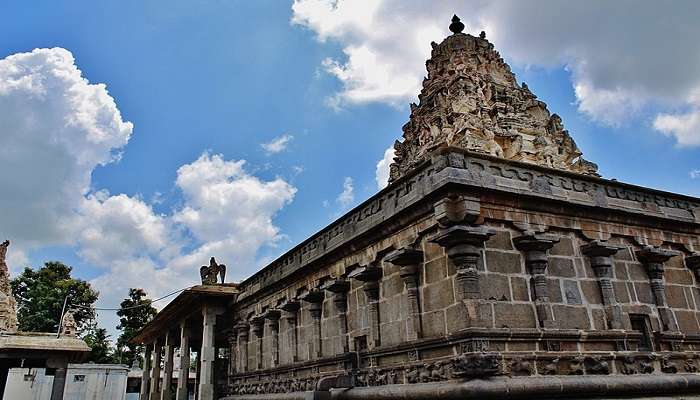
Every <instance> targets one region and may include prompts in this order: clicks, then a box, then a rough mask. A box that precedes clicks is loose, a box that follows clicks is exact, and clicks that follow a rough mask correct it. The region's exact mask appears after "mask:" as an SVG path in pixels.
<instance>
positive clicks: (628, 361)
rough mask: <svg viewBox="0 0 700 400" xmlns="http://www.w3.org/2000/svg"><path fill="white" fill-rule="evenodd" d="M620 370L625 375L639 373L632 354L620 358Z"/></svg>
mask: <svg viewBox="0 0 700 400" xmlns="http://www.w3.org/2000/svg"><path fill="white" fill-rule="evenodd" d="M620 371H621V372H622V373H623V374H625V375H634V374H637V373H639V369H638V368H637V360H635V359H634V357H632V356H626V357H624V358H623V359H622V368H620Z"/></svg>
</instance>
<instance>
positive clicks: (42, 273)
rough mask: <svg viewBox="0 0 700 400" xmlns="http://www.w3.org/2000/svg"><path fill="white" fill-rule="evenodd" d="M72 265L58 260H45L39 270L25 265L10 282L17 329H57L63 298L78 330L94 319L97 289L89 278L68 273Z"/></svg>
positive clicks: (29, 330)
mask: <svg viewBox="0 0 700 400" xmlns="http://www.w3.org/2000/svg"><path fill="white" fill-rule="evenodd" d="M72 270H73V268H71V267H69V266H68V265H65V264H63V263H61V262H58V261H51V262H47V263H45V264H44V266H43V267H41V268H40V269H39V270H34V269H32V268H29V267H27V268H25V269H24V271H22V273H21V274H20V275H19V276H17V277H16V278H15V279H13V280H12V281H11V282H10V285H11V286H12V294H13V295H14V296H15V299H17V319H18V322H19V329H20V330H22V331H28V332H56V330H57V329H58V325H59V322H60V319H61V310H62V309H63V300H64V299H65V298H66V296H68V305H69V307H70V308H72V309H73V310H74V313H73V316H74V317H75V322H76V325H77V327H78V331H79V332H81V331H82V329H83V328H84V327H85V324H86V323H88V321H90V320H92V319H94V317H95V310H94V308H93V306H94V303H95V301H97V296H98V292H97V291H96V290H94V289H93V288H92V287H91V286H90V284H89V283H88V282H85V281H83V280H80V279H75V278H73V277H71V271H72Z"/></svg>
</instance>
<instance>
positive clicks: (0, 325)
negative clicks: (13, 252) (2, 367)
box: [0, 240, 17, 332]
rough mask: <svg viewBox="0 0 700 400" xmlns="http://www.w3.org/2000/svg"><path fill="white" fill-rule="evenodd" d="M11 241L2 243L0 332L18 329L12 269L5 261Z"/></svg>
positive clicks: (0, 250) (0, 263) (0, 244)
mask: <svg viewBox="0 0 700 400" xmlns="http://www.w3.org/2000/svg"><path fill="white" fill-rule="evenodd" d="M9 246H10V241H9V240H5V241H4V242H2V243H0V332H16V331H17V301H16V300H15V298H14V296H13V295H12V290H11V289H10V270H9V268H8V267H7V263H6V262H5V257H6V256H7V248H8V247H9Z"/></svg>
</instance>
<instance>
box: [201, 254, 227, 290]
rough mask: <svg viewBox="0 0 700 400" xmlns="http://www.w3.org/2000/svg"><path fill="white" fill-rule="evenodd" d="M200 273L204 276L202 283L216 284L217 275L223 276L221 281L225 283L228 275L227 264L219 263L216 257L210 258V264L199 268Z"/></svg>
mask: <svg viewBox="0 0 700 400" xmlns="http://www.w3.org/2000/svg"><path fill="white" fill-rule="evenodd" d="M199 275H200V276H201V277H202V285H216V283H217V276H220V277H221V283H224V278H225V277H226V266H225V265H224V264H217V263H216V260H215V259H214V257H212V258H211V259H210V260H209V266H208V267H207V266H206V265H203V266H202V267H201V268H200V269H199Z"/></svg>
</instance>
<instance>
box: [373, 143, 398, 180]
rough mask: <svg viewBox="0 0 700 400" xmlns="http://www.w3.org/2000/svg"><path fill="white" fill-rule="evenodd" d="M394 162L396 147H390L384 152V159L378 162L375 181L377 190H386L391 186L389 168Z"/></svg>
mask: <svg viewBox="0 0 700 400" xmlns="http://www.w3.org/2000/svg"><path fill="white" fill-rule="evenodd" d="M392 162H394V146H389V148H388V149H386V150H384V158H382V159H381V160H379V161H378V162H377V168H376V170H375V173H374V179H375V180H376V181H377V188H378V189H379V190H382V189H384V188H385V187H386V186H387V185H388V184H389V167H390V166H391V163H392Z"/></svg>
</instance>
